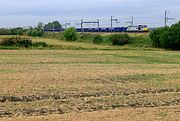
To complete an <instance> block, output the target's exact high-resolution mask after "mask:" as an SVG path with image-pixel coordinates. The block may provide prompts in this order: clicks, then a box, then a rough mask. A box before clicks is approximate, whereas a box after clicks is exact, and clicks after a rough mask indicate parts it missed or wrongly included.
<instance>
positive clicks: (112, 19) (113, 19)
mask: <svg viewBox="0 0 180 121" xmlns="http://www.w3.org/2000/svg"><path fill="white" fill-rule="evenodd" d="M113 21H115V22H118V19H115V18H113V16H111V32H112V28H113Z"/></svg>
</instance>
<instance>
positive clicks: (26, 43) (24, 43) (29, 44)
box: [17, 38, 32, 48]
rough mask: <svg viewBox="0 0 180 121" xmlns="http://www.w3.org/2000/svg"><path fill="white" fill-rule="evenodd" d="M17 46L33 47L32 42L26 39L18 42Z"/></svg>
mask: <svg viewBox="0 0 180 121" xmlns="http://www.w3.org/2000/svg"><path fill="white" fill-rule="evenodd" d="M17 46H18V47H25V48H29V47H31V46H32V41H31V40H29V39H26V38H22V39H20V40H18V41H17Z"/></svg>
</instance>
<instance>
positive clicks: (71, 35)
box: [64, 28, 77, 41]
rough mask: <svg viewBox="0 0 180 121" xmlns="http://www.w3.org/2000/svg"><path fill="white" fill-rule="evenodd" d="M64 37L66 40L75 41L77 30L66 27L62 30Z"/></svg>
mask: <svg viewBox="0 0 180 121" xmlns="http://www.w3.org/2000/svg"><path fill="white" fill-rule="evenodd" d="M64 37H65V38H66V40H68V41H75V40H76V39H77V31H76V29H75V28H68V29H66V30H65V31H64Z"/></svg>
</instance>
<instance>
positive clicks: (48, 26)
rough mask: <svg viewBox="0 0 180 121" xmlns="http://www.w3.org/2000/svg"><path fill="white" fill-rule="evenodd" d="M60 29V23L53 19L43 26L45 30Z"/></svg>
mask: <svg viewBox="0 0 180 121" xmlns="http://www.w3.org/2000/svg"><path fill="white" fill-rule="evenodd" d="M57 28H58V29H61V28H62V25H61V24H60V23H59V21H53V22H49V23H48V24H46V25H45V26H44V29H45V30H53V29H57Z"/></svg>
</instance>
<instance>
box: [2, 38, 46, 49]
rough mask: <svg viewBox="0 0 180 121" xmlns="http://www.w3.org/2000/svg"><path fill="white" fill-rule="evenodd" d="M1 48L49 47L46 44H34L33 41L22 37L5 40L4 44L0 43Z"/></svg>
mask: <svg viewBox="0 0 180 121" xmlns="http://www.w3.org/2000/svg"><path fill="white" fill-rule="evenodd" d="M0 45H1V46H16V47H24V48H30V47H32V46H33V47H47V46H48V45H47V44H46V43H45V42H35V43H33V42H32V40H30V39H27V38H21V37H10V38H4V39H3V40H2V42H1V43H0Z"/></svg>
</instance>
